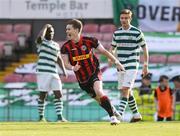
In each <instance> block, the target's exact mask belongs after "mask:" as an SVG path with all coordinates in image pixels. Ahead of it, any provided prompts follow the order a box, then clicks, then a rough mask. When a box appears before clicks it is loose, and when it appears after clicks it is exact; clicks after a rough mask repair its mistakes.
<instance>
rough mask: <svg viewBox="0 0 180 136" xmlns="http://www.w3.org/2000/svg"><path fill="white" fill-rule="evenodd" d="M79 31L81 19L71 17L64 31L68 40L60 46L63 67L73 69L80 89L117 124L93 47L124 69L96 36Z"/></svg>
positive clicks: (80, 29) (118, 67) (120, 68)
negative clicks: (103, 86)
mask: <svg viewBox="0 0 180 136" xmlns="http://www.w3.org/2000/svg"><path fill="white" fill-rule="evenodd" d="M81 31H82V22H81V21H79V20H76V19H73V20H70V21H69V22H68V23H67V26H66V33H67V38H68V41H67V42H66V43H65V44H64V45H63V46H62V48H61V54H62V58H63V60H64V64H65V67H66V68H67V69H69V70H73V71H74V73H75V75H76V78H77V80H78V82H79V85H80V87H81V89H82V90H85V91H86V92H87V93H88V94H89V95H90V96H91V97H92V98H94V99H95V100H97V102H99V104H100V105H101V106H102V107H103V108H104V109H105V110H106V111H107V112H108V114H109V116H110V121H111V124H118V123H119V121H118V120H117V118H116V117H115V115H116V116H118V114H117V112H116V113H115V110H113V106H112V105H111V103H110V101H109V99H108V97H107V96H106V95H105V93H104V92H103V89H102V79H101V71H100V68H99V61H98V59H97V58H96V56H95V55H94V53H93V49H97V50H98V51H99V52H100V53H102V54H104V55H105V56H107V57H108V58H109V59H111V60H112V62H114V63H115V64H116V66H117V69H118V70H120V71H121V70H123V71H124V68H123V66H122V65H121V64H120V62H119V61H118V60H117V59H116V58H115V57H114V56H113V55H111V53H109V52H108V51H107V50H106V49H104V47H103V46H102V45H101V43H100V42H99V41H98V40H97V39H96V38H93V37H84V36H81Z"/></svg>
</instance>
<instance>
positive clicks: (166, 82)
mask: <svg viewBox="0 0 180 136" xmlns="http://www.w3.org/2000/svg"><path fill="white" fill-rule="evenodd" d="M160 84H161V85H162V86H169V80H167V79H164V80H163V81H162V82H161V83H160Z"/></svg>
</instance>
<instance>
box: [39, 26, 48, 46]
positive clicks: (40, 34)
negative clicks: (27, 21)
mask: <svg viewBox="0 0 180 136" xmlns="http://www.w3.org/2000/svg"><path fill="white" fill-rule="evenodd" d="M48 27H51V25H50V24H46V25H45V26H44V27H43V28H42V29H41V31H40V32H39V34H38V36H37V39H36V43H37V44H41V43H42V40H43V39H44V37H45V34H46V31H47V28H48Z"/></svg>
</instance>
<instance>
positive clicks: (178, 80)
mask: <svg viewBox="0 0 180 136" xmlns="http://www.w3.org/2000/svg"><path fill="white" fill-rule="evenodd" d="M171 81H172V82H174V81H177V82H180V75H177V76H174V77H173V78H172V79H171Z"/></svg>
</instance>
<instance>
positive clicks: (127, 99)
mask: <svg viewBox="0 0 180 136" xmlns="http://www.w3.org/2000/svg"><path fill="white" fill-rule="evenodd" d="M131 20H132V12H131V11H130V10H129V9H124V10H122V11H121V13H120V22H121V25H122V26H121V27H120V28H119V29H118V30H116V31H115V32H114V34H113V40H112V46H111V48H110V52H111V53H112V54H114V55H115V52H116V53H117V54H116V55H115V56H117V59H118V60H119V61H120V63H121V64H123V66H124V68H125V70H126V72H122V71H118V89H119V90H120V91H121V102H120V105H119V108H120V115H121V116H122V115H123V113H124V110H125V108H126V105H127V103H128V105H129V107H130V109H131V111H132V112H133V118H132V120H131V122H136V121H140V120H141V119H142V117H141V115H140V113H139V112H138V109H137V104H136V101H135V98H134V96H133V94H132V87H133V85H134V81H135V78H136V75H137V70H138V66H139V56H140V48H142V49H143V53H144V65H143V76H145V75H147V74H148V58H149V55H148V49H147V46H146V43H145V40H144V35H143V33H142V32H141V31H140V30H139V29H137V28H136V27H134V26H132V25H131V24H130V23H131ZM109 62H110V61H109ZM110 63H111V62H110Z"/></svg>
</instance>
